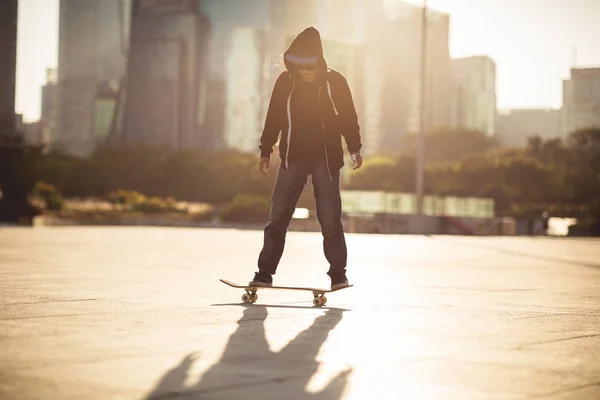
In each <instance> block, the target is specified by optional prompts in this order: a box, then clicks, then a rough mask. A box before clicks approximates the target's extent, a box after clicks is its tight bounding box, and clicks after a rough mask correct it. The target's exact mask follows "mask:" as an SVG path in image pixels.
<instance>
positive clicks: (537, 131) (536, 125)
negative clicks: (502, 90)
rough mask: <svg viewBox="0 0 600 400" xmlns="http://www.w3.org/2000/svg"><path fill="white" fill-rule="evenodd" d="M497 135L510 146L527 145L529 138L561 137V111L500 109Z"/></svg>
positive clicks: (497, 120)
mask: <svg viewBox="0 0 600 400" xmlns="http://www.w3.org/2000/svg"><path fill="white" fill-rule="evenodd" d="M495 132H496V137H497V139H498V140H499V141H500V144H502V145H503V146H508V147H525V146H526V145H527V140H528V139H529V138H530V137H533V136H539V137H541V138H542V139H544V140H549V139H555V138H559V137H561V134H562V133H561V111H560V110H557V109H541V108H540V109H536V108H532V109H518V110H500V111H498V115H497V117H496V127H495Z"/></svg>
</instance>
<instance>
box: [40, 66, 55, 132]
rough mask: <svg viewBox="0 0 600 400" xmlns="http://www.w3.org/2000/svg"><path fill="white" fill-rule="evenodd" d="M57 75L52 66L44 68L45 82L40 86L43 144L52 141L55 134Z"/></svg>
mask: <svg viewBox="0 0 600 400" xmlns="http://www.w3.org/2000/svg"><path fill="white" fill-rule="evenodd" d="M57 83H58V76H57V71H56V69H54V68H49V69H47V70H46V83H45V84H44V86H42V103H41V107H40V108H41V113H40V129H41V130H42V132H43V133H42V137H43V142H44V144H49V143H51V142H52V138H53V137H55V136H56V134H57V105H58V84H57Z"/></svg>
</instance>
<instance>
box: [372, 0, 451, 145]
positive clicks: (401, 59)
mask: <svg viewBox="0 0 600 400" xmlns="http://www.w3.org/2000/svg"><path fill="white" fill-rule="evenodd" d="M394 6H395V8H394V9H391V10H384V8H383V7H382V4H381V2H376V1H375V2H369V3H368V4H367V6H366V9H365V10H364V13H365V18H366V19H367V26H366V29H365V42H364V52H363V54H364V55H363V58H364V63H365V65H364V73H363V82H362V83H361V85H363V90H362V95H363V97H364V112H363V115H362V120H363V128H364V129H363V137H364V148H365V153H366V154H377V153H397V152H398V151H400V149H401V148H402V139H403V138H404V137H406V135H407V134H409V133H415V132H418V131H419V127H420V118H421V113H420V108H419V97H420V96H419V91H420V78H421V65H420V60H421V27H422V9H421V8H419V7H415V6H412V5H408V4H403V3H394ZM449 24H450V17H449V16H448V15H447V14H443V13H441V12H437V11H434V10H428V13H427V41H426V42H427V43H426V72H425V79H426V88H425V113H424V118H425V123H424V126H425V130H432V129H436V128H438V127H444V126H448V125H450V94H451V92H450V83H451V81H450V52H449V47H448V41H449Z"/></svg>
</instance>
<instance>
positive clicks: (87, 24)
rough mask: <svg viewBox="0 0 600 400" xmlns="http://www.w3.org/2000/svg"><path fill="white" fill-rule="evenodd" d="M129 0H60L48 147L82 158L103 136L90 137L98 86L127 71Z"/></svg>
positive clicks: (121, 75)
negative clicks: (53, 128) (53, 115)
mask: <svg viewBox="0 0 600 400" xmlns="http://www.w3.org/2000/svg"><path fill="white" fill-rule="evenodd" d="M129 6H130V0H113V1H102V0H87V1H80V0H61V1H60V14H59V15H60V21H59V55H58V109H57V129H56V135H54V137H52V146H53V147H56V148H60V149H63V150H65V151H67V152H70V153H74V154H78V155H85V154H88V153H89V152H90V151H93V149H94V148H95V147H96V145H97V144H98V143H99V142H102V141H103V140H104V139H105V138H98V137H95V135H94V128H93V125H94V118H95V115H94V108H95V107H94V104H95V97H96V92H97V90H98V88H99V86H101V85H103V84H106V83H107V82H116V83H117V85H118V83H119V82H120V80H121V79H122V77H123V75H124V73H125V65H126V62H125V61H126V51H127V38H128V36H129V33H128V25H129V24H128V22H127V21H128V19H129Z"/></svg>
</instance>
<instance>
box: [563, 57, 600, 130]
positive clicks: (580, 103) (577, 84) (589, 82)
mask: <svg viewBox="0 0 600 400" xmlns="http://www.w3.org/2000/svg"><path fill="white" fill-rule="evenodd" d="M586 128H600V67H598V68H571V79H569V80H565V81H563V108H562V129H563V132H562V134H563V137H566V136H567V135H569V134H571V133H573V132H574V131H576V130H578V129H586Z"/></svg>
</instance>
